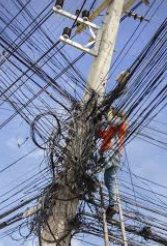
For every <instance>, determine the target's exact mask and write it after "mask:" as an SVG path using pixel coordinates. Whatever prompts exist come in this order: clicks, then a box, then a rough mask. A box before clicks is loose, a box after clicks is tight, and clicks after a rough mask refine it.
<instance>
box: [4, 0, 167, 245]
mask: <svg viewBox="0 0 167 246" xmlns="http://www.w3.org/2000/svg"><path fill="white" fill-rule="evenodd" d="M73 1H74V0H73ZM22 2H23V3H26V1H22ZM157 2H158V1H157ZM2 3H3V4H5V6H6V8H8V9H9V10H10V11H11V7H12V6H11V1H10V0H2ZM46 3H47V1H46V0H41V1H37V0H32V4H31V7H32V8H33V13H34V14H35V12H36V11H40V9H42V7H43V5H46ZM53 4H54V3H53ZM157 4H158V3H157ZM77 5H78V7H79V6H80V5H81V4H80V3H79V4H78V3H77V4H76V3H75V1H74V4H73V5H71V4H70V6H69V4H68V3H67V4H66V5H65V7H66V8H67V9H70V11H74V10H75V9H76V7H77ZM156 7H157V5H155V7H154V9H156ZM0 8H2V6H0ZM166 9H167V2H166V1H164V3H163V5H162V6H161V8H160V10H159V11H158V12H157V13H156V15H155V16H154V18H153V19H152V20H151V22H150V23H149V24H148V25H147V27H146V28H145V29H144V31H143V32H142V34H141V35H140V37H139V38H138V39H137V41H136V42H135V44H134V46H132V47H131V49H130V51H129V53H128V55H127V56H126V58H125V59H123V60H122V62H121V65H119V67H118V68H117V69H115V70H114V72H113V73H112V76H111V78H110V81H109V83H108V85H107V91H108V90H110V89H111V88H112V87H113V83H114V81H115V78H116V76H117V75H118V74H119V73H120V72H121V71H122V70H125V69H126V68H128V67H129V66H130V65H131V63H132V62H133V61H134V60H135V58H136V57H137V55H138V54H139V53H140V51H141V50H142V48H143V47H144V46H145V45H146V43H147V42H148V40H149V39H150V37H151V36H152V35H153V34H154V32H155V31H156V29H157V28H158V26H159V25H160V23H161V22H162V21H163V19H164V18H165V17H166ZM0 10H1V11H3V10H2V9H0ZM146 10H147V8H146V7H145V6H142V7H140V8H139V9H138V11H137V12H138V13H139V14H143V13H145V11H146ZM151 14H152V13H149V15H148V16H147V19H149V18H150V16H151ZM101 19H102V17H100V19H99V20H98V23H100V21H101ZM60 23H61V24H60ZM67 23H68V22H67ZM22 24H23V25H26V23H24V21H23V20H22ZM138 24H139V22H137V21H134V20H133V19H128V20H126V21H125V22H123V23H122V24H121V25H120V30H119V35H118V39H117V44H116V47H115V50H116V52H115V54H114V58H113V60H115V59H116V57H117V55H118V54H119V52H120V51H121V49H122V47H123V46H124V45H125V43H126V42H127V40H128V39H129V37H130V35H131V33H132V32H133V30H135V28H136V27H137V26H138ZM63 26H65V24H64V22H62V19H61V17H59V16H56V15H54V16H52V18H50V19H49V21H47V23H46V24H45V26H44V28H45V29H47V27H48V28H49V29H50V32H51V33H52V35H53V37H54V38H55V40H58V38H59V35H60V34H61V32H62V28H63ZM142 28H143V24H141V26H140V28H139V29H138V32H140V30H141V29H142ZM85 36H86V35H85V34H83V35H82V36H81V37H77V40H78V41H80V39H82V38H83V39H85ZM132 41H133V40H132ZM132 41H131V42H132ZM128 45H129V46H131V43H129V44H128ZM64 50H65V52H67V54H68V55H69V56H70V57H72V58H73V57H76V56H77V54H79V53H80V51H77V50H76V49H75V48H71V47H66V48H65V49H64ZM37 57H38V54H32V59H33V60H35V59H37ZM91 63H92V58H91V57H90V56H89V55H86V57H84V58H83V60H81V61H79V62H78V64H77V67H78V68H79V69H80V70H81V72H82V74H83V75H84V77H85V78H87V77H88V73H89V71H90V67H91ZM69 89H70V88H69ZM3 107H4V108H5V109H4V108H3ZM10 110H13V109H12V108H11V107H10V106H9V105H8V104H7V103H5V104H4V105H3V106H2V108H0V112H1V116H0V122H1V123H2V122H3V121H4V120H5V119H6V118H7V117H9V116H10V115H11V113H12V112H11V111H10ZM166 113H167V112H166V110H164V111H162V112H161V113H160V115H158V116H157V118H156V120H158V121H160V122H163V123H164V125H163V127H162V126H161V125H160V126H159V127H160V129H162V128H163V129H166V127H167V118H166ZM155 124H156V123H154V125H155ZM156 125H157V124H156ZM27 137H28V140H27V141H26V142H25V144H23V145H22V146H21V147H20V148H19V146H18V145H19V144H20V145H21V144H22V143H23V142H24V141H25V139H26V138H27ZM32 148H34V145H33V144H32V141H31V138H30V129H29V126H28V125H26V124H25V123H24V122H22V120H21V119H20V117H19V116H17V117H15V119H14V120H12V121H11V122H10V123H9V124H7V125H6V126H5V127H4V128H3V129H1V131H0V156H1V161H0V169H2V168H4V167H6V166H7V165H8V164H10V163H12V162H13V161H14V160H16V159H17V158H19V157H20V156H22V155H24V154H26V153H27V152H28V151H30V150H31V149H32ZM126 149H127V153H128V158H129V161H130V166H131V169H132V170H133V171H134V172H135V173H136V174H138V175H140V176H143V177H146V178H148V179H151V180H154V181H155V182H158V183H162V184H163V185H166V186H167V179H166V173H167V165H166V159H167V152H166V151H165V150H162V149H159V148H157V147H155V146H152V145H150V144H148V143H146V142H144V141H142V140H139V139H138V138H135V139H134V140H133V141H132V142H131V143H130V144H129V145H128V146H127V147H126ZM43 157H44V153H43V151H41V150H40V149H38V150H36V151H35V152H34V153H32V154H31V155H29V156H28V157H27V158H25V159H23V160H22V161H20V162H19V163H18V164H16V165H15V166H13V167H12V168H10V169H8V170H7V171H5V172H3V173H2V174H0V175H1V177H0V195H2V194H4V193H6V192H7V191H8V190H10V189H11V187H13V186H16V185H17V184H19V183H20V182H22V181H24V180H25V179H27V178H29V177H31V175H32V173H36V172H38V171H40V170H41V169H42V168H43V167H44V165H45V164H42V166H41V167H39V164H40V162H41V160H42V159H43ZM43 178H44V179H45V178H46V176H43ZM36 188H37V189H40V187H36ZM23 195H24V192H22V193H21V194H20V195H18V196H17V197H15V198H13V200H12V199H11V201H14V200H15V199H18V200H19V199H20V197H21V196H23ZM6 197H7V196H6ZM4 198H5V196H3V199H4ZM0 199H2V198H0ZM5 204H7V203H4V205H5ZM4 205H1V206H2V207H3V206H4ZM2 211H5V208H4V210H2ZM16 245H21V242H20V243H18V242H16V241H14V240H12V239H11V238H10V237H7V238H3V239H0V246H16ZM78 245H79V246H80V242H75V243H74V246H78ZM25 246H31V242H28V243H25Z"/></svg>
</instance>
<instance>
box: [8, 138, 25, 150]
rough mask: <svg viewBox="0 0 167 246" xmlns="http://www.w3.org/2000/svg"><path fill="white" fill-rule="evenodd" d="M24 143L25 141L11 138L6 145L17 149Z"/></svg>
mask: <svg viewBox="0 0 167 246" xmlns="http://www.w3.org/2000/svg"><path fill="white" fill-rule="evenodd" d="M22 142H23V139H21V138H17V139H16V138H10V139H9V140H8V141H7V142H6V145H7V146H8V147H10V148H12V149H16V148H18V147H19V144H21V143H22Z"/></svg>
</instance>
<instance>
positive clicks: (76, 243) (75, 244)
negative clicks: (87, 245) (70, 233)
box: [71, 238, 83, 246]
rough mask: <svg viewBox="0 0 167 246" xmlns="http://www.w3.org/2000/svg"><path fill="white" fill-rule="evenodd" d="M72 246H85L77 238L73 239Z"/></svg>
mask: <svg viewBox="0 0 167 246" xmlns="http://www.w3.org/2000/svg"><path fill="white" fill-rule="evenodd" d="M71 245H72V246H83V244H82V243H81V241H79V240H78V239H76V238H73V239H72V241H71Z"/></svg>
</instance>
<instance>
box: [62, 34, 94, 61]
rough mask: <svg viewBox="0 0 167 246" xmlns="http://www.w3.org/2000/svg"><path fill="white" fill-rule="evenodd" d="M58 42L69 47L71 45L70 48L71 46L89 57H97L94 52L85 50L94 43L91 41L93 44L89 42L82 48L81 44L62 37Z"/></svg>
mask: <svg viewBox="0 0 167 246" xmlns="http://www.w3.org/2000/svg"><path fill="white" fill-rule="evenodd" d="M60 40H61V41H62V42H64V43H66V44H69V45H71V46H73V47H75V48H77V49H79V50H82V51H84V52H86V53H88V54H90V55H93V56H97V55H98V53H96V52H94V50H92V49H89V48H87V47H88V46H90V45H92V44H93V43H94V41H93V43H92V42H90V43H88V44H87V45H86V46H84V45H82V44H78V43H77V42H75V41H72V40H71V39H69V38H64V37H63V36H60Z"/></svg>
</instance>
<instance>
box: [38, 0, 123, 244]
mask: <svg viewBox="0 0 167 246" xmlns="http://www.w3.org/2000/svg"><path fill="white" fill-rule="evenodd" d="M123 6H124V0H111V4H110V6H109V8H108V11H107V13H106V17H105V19H104V23H103V26H102V28H101V30H100V32H101V35H100V37H101V38H100V39H99V40H96V42H98V43H99V49H98V54H97V55H96V57H95V58H94V61H93V65H92V68H91V71H90V75H89V78H88V88H91V89H93V91H95V92H96V93H97V94H98V96H99V99H100V101H101V100H102V98H103V96H104V92H105V86H106V82H107V76H108V72H109V68H110V65H111V60H112V56H113V51H114V46H115V42H116V37H117V33H118V28H119V23H120V18H121V15H122V10H123ZM69 44H70V43H69ZM71 45H73V46H74V45H75V44H74V43H71ZM80 47H81V46H80ZM81 48H82V47H81ZM89 99H90V95H89V94H88V93H87V92H85V95H84V98H83V101H84V102H85V103H86V102H87V101H88V100H89ZM70 175H71V174H70V172H69V173H68V177H67V178H68V179H70ZM55 189H57V197H56V198H55V205H54V207H53V208H52V214H51V215H50V216H49V219H47V218H46V221H45V222H46V223H45V224H46V226H45V228H44V229H43V231H42V235H41V237H42V246H69V245H70V241H71V231H72V225H71V222H72V221H73V220H74V219H75V216H76V211H77V205H78V203H79V198H76V194H74V193H73V192H71V190H70V187H69V186H68V185H65V183H64V181H63V179H62V182H61V184H60V185H59V184H58V186H57V188H55Z"/></svg>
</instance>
